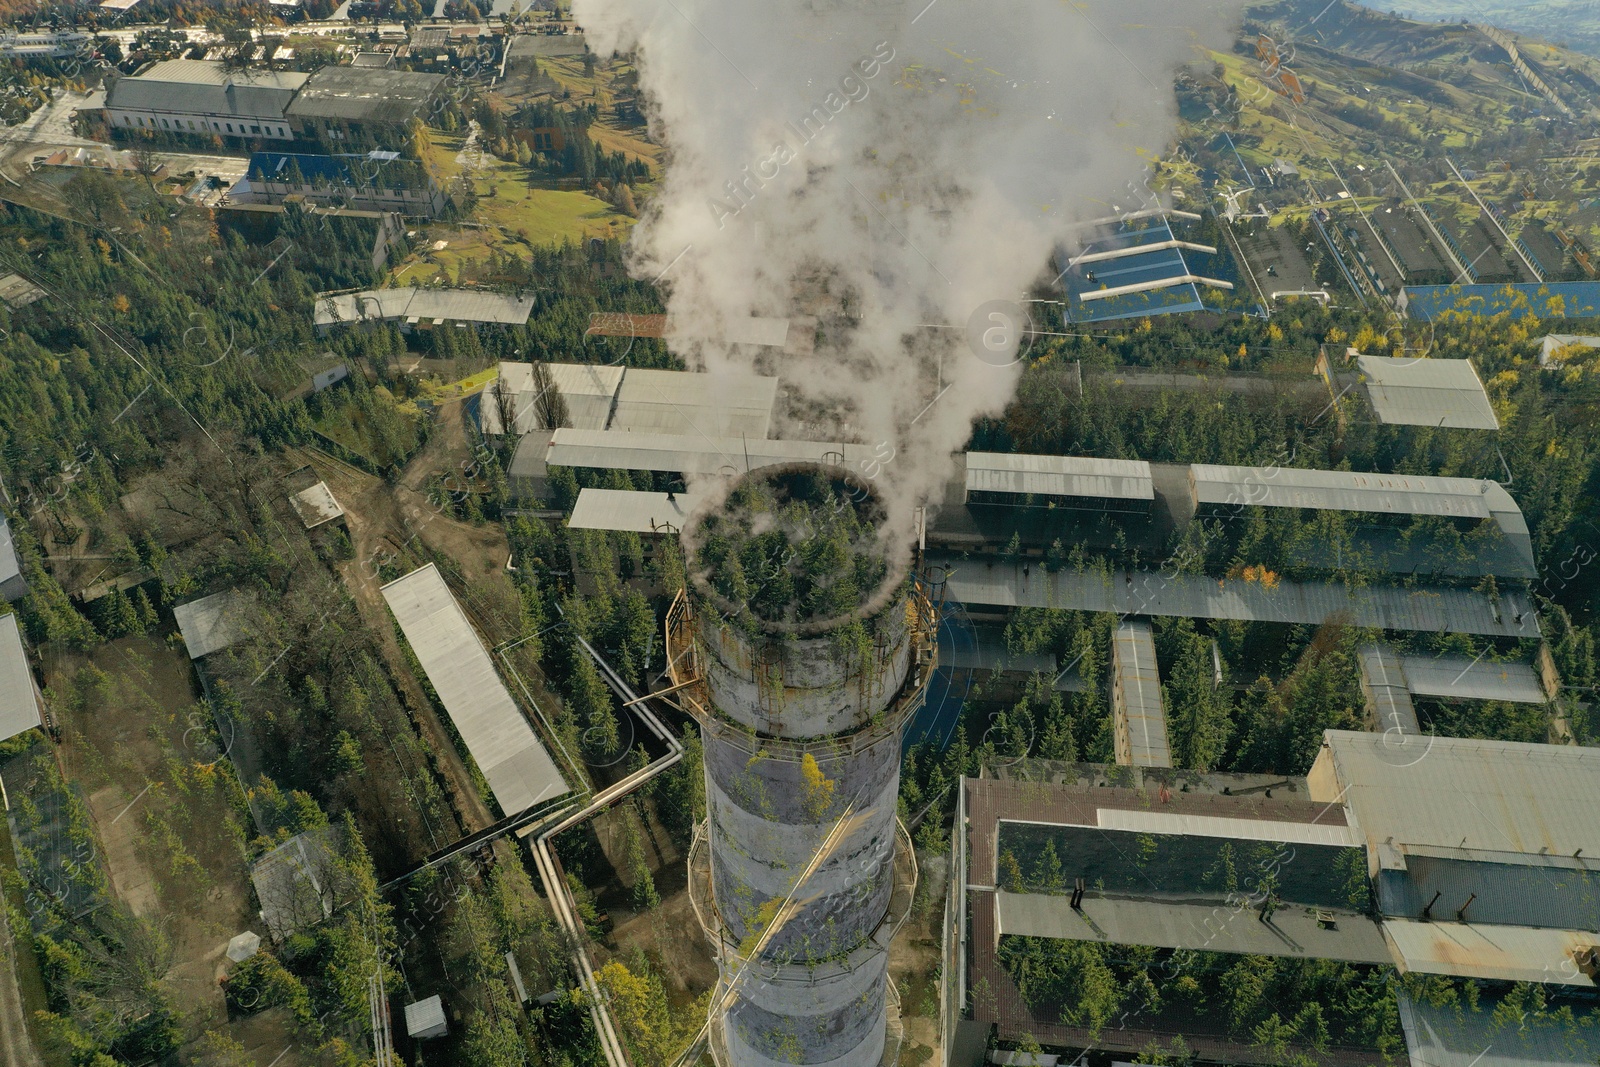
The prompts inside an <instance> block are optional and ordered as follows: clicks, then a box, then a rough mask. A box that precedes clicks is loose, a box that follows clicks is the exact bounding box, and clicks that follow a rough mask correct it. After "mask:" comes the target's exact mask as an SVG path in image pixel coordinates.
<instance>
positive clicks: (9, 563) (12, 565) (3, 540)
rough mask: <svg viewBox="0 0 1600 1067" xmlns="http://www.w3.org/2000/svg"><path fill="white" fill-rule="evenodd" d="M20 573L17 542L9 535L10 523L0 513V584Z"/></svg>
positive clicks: (20, 564) (20, 566) (20, 565)
mask: <svg viewBox="0 0 1600 1067" xmlns="http://www.w3.org/2000/svg"><path fill="white" fill-rule="evenodd" d="M21 573H22V563H21V561H20V560H18V559H17V543H16V541H14V540H13V539H12V537H11V524H10V523H8V522H7V521H6V517H5V516H4V515H0V584H3V583H5V582H9V581H10V580H11V579H13V578H15V577H17V575H19V574H21Z"/></svg>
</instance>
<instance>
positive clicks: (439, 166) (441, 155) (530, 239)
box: [394, 130, 634, 285]
mask: <svg viewBox="0 0 1600 1067" xmlns="http://www.w3.org/2000/svg"><path fill="white" fill-rule="evenodd" d="M464 143H465V138H464V137H463V136H461V135H455V134H446V133H441V132H439V131H437V130H432V131H429V145H428V151H427V160H426V163H427V166H428V169H429V170H430V172H431V173H433V174H434V176H435V178H436V180H437V181H439V183H440V184H441V185H445V186H447V187H448V186H451V185H453V184H454V183H455V181H456V180H457V179H459V178H462V177H467V178H469V179H470V180H471V182H472V186H473V190H474V191H475V193H476V194H477V200H476V202H475V204H474V206H473V209H472V212H471V218H470V220H468V221H469V222H470V223H471V225H456V224H449V223H439V224H435V225H431V226H425V227H422V228H421V229H419V230H418V232H417V236H416V237H415V238H414V239H413V246H414V248H415V249H416V251H415V252H413V253H412V255H411V256H409V257H407V258H406V259H405V260H404V261H403V262H401V263H399V264H396V266H395V268H394V279H395V283H396V284H398V285H407V284H410V283H412V282H427V281H433V280H437V281H441V282H447V283H450V284H458V283H462V282H465V281H471V280H473V277H472V276H473V275H475V274H476V271H475V270H474V264H475V262H478V261H486V260H488V258H489V255H490V253H491V252H500V253H507V252H509V253H511V254H513V255H516V256H517V257H518V258H520V259H524V260H526V259H530V258H531V257H532V255H533V252H532V250H533V248H535V247H537V246H541V245H545V246H548V245H561V244H564V243H568V242H572V243H577V242H581V241H584V240H587V239H589V238H591V237H599V238H615V239H617V240H626V239H627V237H628V234H629V233H630V232H631V231H632V229H633V223H634V220H633V219H632V218H630V217H629V216H627V215H624V214H622V213H621V212H619V211H617V210H616V209H615V208H613V207H612V206H611V205H610V204H607V203H606V202H605V201H604V200H601V199H599V198H598V197H595V196H591V195H590V194H589V193H587V192H585V191H583V190H580V189H550V188H542V187H539V186H536V185H531V184H530V183H529V181H528V171H527V168H526V167H522V166H519V165H518V164H516V163H508V162H506V161H505V160H503V159H497V158H496V157H494V156H492V155H490V154H489V153H487V152H483V153H479V152H473V153H472V154H471V158H470V164H469V165H467V166H463V162H462V159H461V158H460V157H461V154H462V148H463V145H464ZM439 241H444V242H446V244H445V246H444V247H443V248H437V249H436V248H434V245H435V244H437V243H438V242H439Z"/></svg>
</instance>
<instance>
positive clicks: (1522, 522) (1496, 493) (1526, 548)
mask: <svg viewBox="0 0 1600 1067" xmlns="http://www.w3.org/2000/svg"><path fill="white" fill-rule="evenodd" d="M1483 502H1484V503H1485V504H1488V505H1489V514H1490V516H1491V517H1492V518H1493V519H1494V521H1495V524H1496V525H1497V526H1499V527H1500V532H1501V534H1502V535H1504V537H1505V540H1506V544H1507V545H1508V546H1510V548H1511V550H1512V552H1513V553H1514V554H1515V557H1516V560H1517V562H1518V563H1520V564H1521V567H1522V570H1523V573H1522V574H1521V575H1518V577H1526V578H1535V577H1538V574H1539V566H1538V564H1537V563H1536V562H1535V561H1534V558H1533V536H1532V535H1531V534H1530V533H1529V532H1528V520H1527V519H1526V518H1524V517H1523V515H1522V509H1521V508H1520V507H1518V506H1517V502H1516V501H1515V500H1513V499H1511V494H1510V493H1509V492H1507V491H1506V488H1505V486H1503V485H1501V484H1500V483H1499V482H1486V483H1484V493H1483Z"/></svg>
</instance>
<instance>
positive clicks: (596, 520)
mask: <svg viewBox="0 0 1600 1067" xmlns="http://www.w3.org/2000/svg"><path fill="white" fill-rule="evenodd" d="M673 497H674V498H673V499H670V500H669V499H668V498H667V494H666V493H639V492H634V491H632V490H628V489H585V490H584V491H583V492H581V493H579V494H578V502H577V504H575V505H574V506H573V508H572V517H571V518H570V519H568V520H567V526H568V528H569V529H573V530H621V531H628V532H631V533H641V534H647V533H661V532H664V531H666V530H667V529H668V528H670V530H671V532H674V533H677V532H681V531H682V530H683V524H684V523H685V522H687V521H688V519H689V516H690V515H692V514H693V513H694V509H695V505H696V504H698V503H699V500H700V498H699V497H698V496H696V495H695V494H693V493H676V494H673Z"/></svg>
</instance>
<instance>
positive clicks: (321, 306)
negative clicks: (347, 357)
mask: <svg viewBox="0 0 1600 1067" xmlns="http://www.w3.org/2000/svg"><path fill="white" fill-rule="evenodd" d="M534 302H535V297H534V296H532V295H531V294H530V295H528V296H515V295H513V294H511V293H495V292H489V291H487V290H482V289H423V288H419V287H416V286H406V287H404V288H399V289H368V290H366V291H365V292H360V293H338V294H335V295H331V296H318V297H317V307H316V313H315V324H316V325H318V326H332V325H334V324H336V323H341V322H374V321H381V320H385V319H419V320H420V319H428V320H431V321H433V322H490V323H499V324H502V325H507V326H520V325H522V324H524V323H526V322H527V321H528V316H529V315H531V314H533V305H534Z"/></svg>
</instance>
